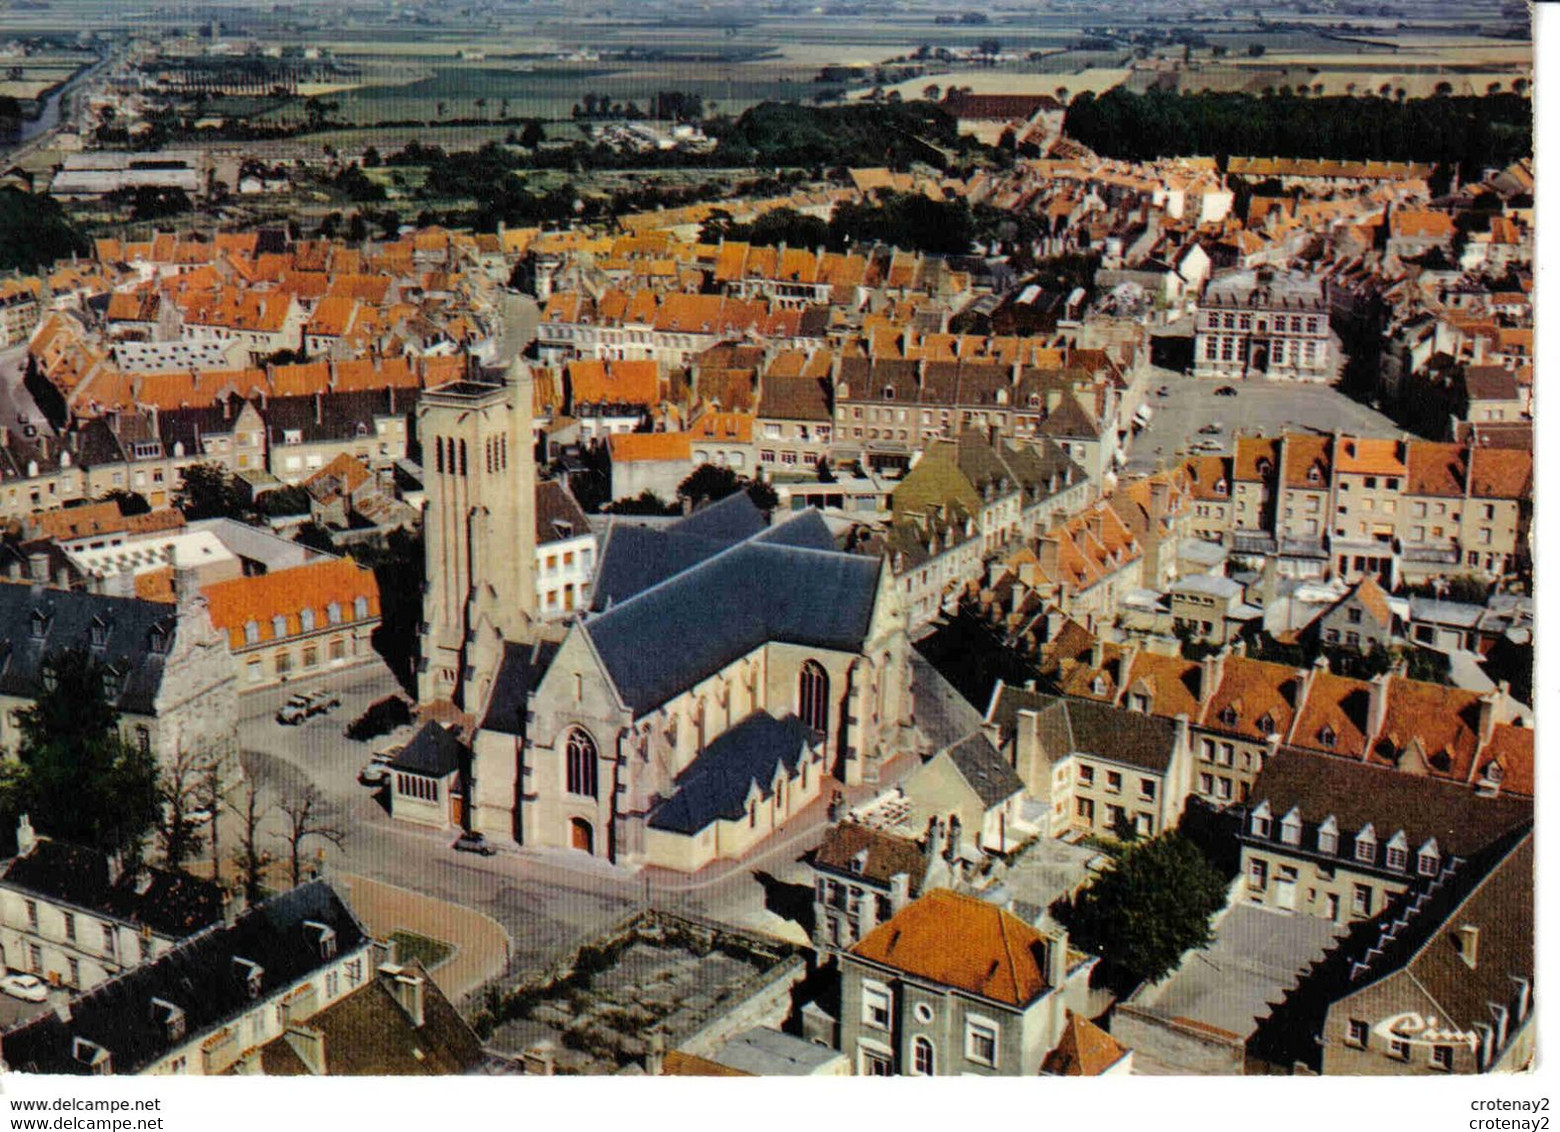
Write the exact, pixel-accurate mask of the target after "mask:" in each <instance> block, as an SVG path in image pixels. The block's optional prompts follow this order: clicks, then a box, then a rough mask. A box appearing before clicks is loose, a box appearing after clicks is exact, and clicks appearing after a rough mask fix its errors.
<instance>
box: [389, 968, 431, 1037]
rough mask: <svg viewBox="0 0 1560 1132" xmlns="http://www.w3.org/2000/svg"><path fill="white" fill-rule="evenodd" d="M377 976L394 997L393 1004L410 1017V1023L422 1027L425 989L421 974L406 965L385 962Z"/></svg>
mask: <svg viewBox="0 0 1560 1132" xmlns="http://www.w3.org/2000/svg"><path fill="white" fill-rule="evenodd" d="M379 977H380V978H381V979H383V980H384V985H385V989H386V990H387V991H389V992H390V997H391V998H393V999H395V1004H396V1005H397V1006H399V1007H400V1008H401V1010H402V1012H403V1013H405V1015H406V1016H407V1018H409V1019H411V1022H412V1025H413V1026H415V1027H416V1028H418V1029H419V1030H420V1029H422V1025H423V1000H424V994H425V991H426V989H427V987H426V980H425V979H424V978H423V976H422V975H419V974H417V973H416V972H415V971H413V970H410V969H408V968H406V967H395V966H391V965H389V964H386V965H385V966H383V967H380V968H379Z"/></svg>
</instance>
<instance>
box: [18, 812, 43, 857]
mask: <svg viewBox="0 0 1560 1132" xmlns="http://www.w3.org/2000/svg"><path fill="white" fill-rule="evenodd" d="M37 844H38V834H37V833H36V832H35V831H34V830H33V824H32V818H31V816H29V815H28V814H23V815H22V816H21V817H20V818H19V819H18V820H17V823H16V855H17V856H18V857H25V856H27V854H29V853H31V852H32V851H33V846H35V845H37Z"/></svg>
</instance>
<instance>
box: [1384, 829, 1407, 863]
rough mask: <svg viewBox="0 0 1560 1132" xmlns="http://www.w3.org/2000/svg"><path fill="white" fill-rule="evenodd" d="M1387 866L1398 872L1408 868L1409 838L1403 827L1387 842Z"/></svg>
mask: <svg viewBox="0 0 1560 1132" xmlns="http://www.w3.org/2000/svg"><path fill="white" fill-rule="evenodd" d="M1387 868H1389V869H1393V870H1395V871H1397V872H1403V871H1404V870H1405V869H1407V868H1408V838H1407V837H1405V836H1404V835H1403V831H1402V830H1401V829H1400V830H1398V831H1397V833H1396V834H1395V835H1393V838H1392V840H1391V841H1389V842H1387Z"/></svg>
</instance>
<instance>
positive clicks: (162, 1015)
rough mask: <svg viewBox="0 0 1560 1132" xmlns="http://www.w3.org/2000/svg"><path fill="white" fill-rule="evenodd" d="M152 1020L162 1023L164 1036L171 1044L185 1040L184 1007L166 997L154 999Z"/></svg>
mask: <svg viewBox="0 0 1560 1132" xmlns="http://www.w3.org/2000/svg"><path fill="white" fill-rule="evenodd" d="M152 1021H154V1022H158V1023H161V1025H162V1028H163V1037H164V1038H166V1039H167V1040H168V1042H169V1043H170V1044H172V1043H174V1042H180V1041H183V1040H184V1033H185V1026H186V1021H185V1016H184V1010H183V1008H182V1007H179V1006H175V1005H174V1004H173V1003H171V1002H169V1001H168V1000H167V999H164V998H154V999H152Z"/></svg>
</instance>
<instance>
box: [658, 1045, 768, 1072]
mask: <svg viewBox="0 0 1560 1132" xmlns="http://www.w3.org/2000/svg"><path fill="white" fill-rule="evenodd" d="M661 1076H663V1077H751V1076H753V1074H751V1073H749V1072H747V1071H746V1070H744V1069H733V1068H731V1066H729V1065H722V1064H721V1063H720V1062H718V1061H711V1060H710V1059H709V1058H707V1057H697V1056H695V1055H694V1054H691V1053H683V1052H682V1050H678V1049H673V1050H668V1051H667V1052H666V1056H665V1057H664V1058H663V1059H662V1061H661Z"/></svg>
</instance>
